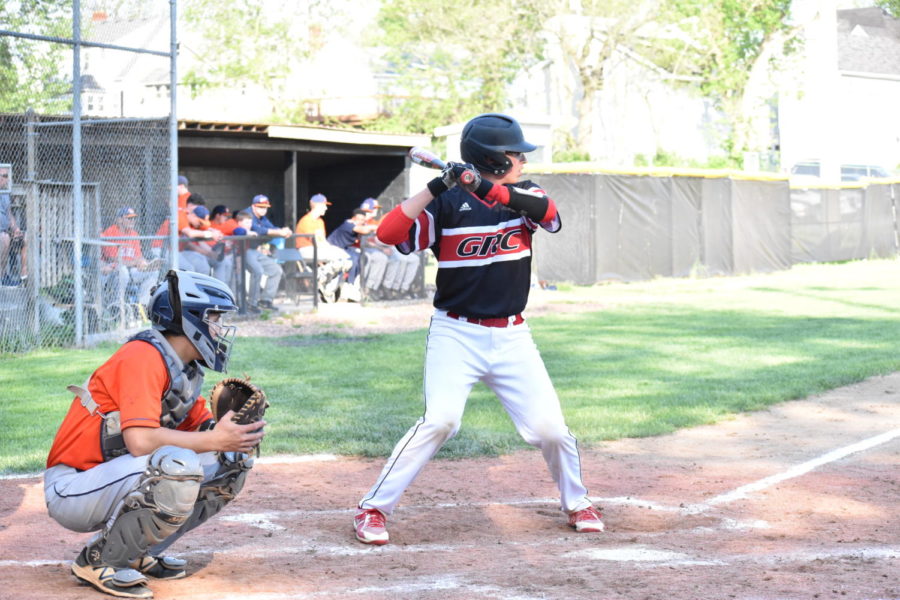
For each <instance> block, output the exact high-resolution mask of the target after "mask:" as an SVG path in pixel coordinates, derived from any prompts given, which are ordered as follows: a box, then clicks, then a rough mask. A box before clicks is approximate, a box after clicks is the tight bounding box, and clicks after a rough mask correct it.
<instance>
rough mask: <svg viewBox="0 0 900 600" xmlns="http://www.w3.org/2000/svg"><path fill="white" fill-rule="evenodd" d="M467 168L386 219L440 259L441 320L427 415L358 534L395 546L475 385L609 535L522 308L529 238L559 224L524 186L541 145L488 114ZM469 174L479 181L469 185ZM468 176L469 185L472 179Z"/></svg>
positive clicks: (570, 506)
mask: <svg viewBox="0 0 900 600" xmlns="http://www.w3.org/2000/svg"><path fill="white" fill-rule="evenodd" d="M460 149H461V154H462V158H463V160H464V161H465V162H466V164H455V163H450V164H449V165H448V167H447V168H446V169H444V171H443V172H442V174H441V176H440V177H436V178H435V179H433V180H432V181H430V182H429V183H428V186H427V187H426V189H423V190H422V191H420V192H419V193H418V194H416V195H414V196H412V197H410V198H408V199H407V200H405V201H404V202H403V203H401V204H400V205H399V206H397V207H396V208H394V210H392V211H391V212H390V213H388V214H387V215H385V217H384V219H383V221H382V223H381V225H380V226H379V228H378V231H377V236H378V239H380V240H381V241H382V242H384V243H386V244H391V245H396V247H397V249H398V250H399V251H400V252H402V253H404V254H409V253H410V252H414V251H419V250H424V249H426V248H430V249H431V251H432V252H433V253H434V255H435V256H436V257H437V260H438V272H437V282H436V283H437V291H436V293H435V296H434V307H435V312H434V316H433V317H432V319H431V325H430V327H429V330H428V339H427V345H426V353H425V375H424V388H425V413H424V414H423V415H422V417H421V418H419V419H418V421H416V423H415V424H414V425H413V426H412V428H410V430H409V431H408V432H407V433H406V435H404V436H403V438H402V439H401V440H400V441H399V442H398V443H397V445H396V446H395V448H394V450H393V452H392V454H391V456H390V458H389V459H388V461H387V463H386V464H385V466H384V469H382V471H381V475H380V476H379V477H378V480H377V481H376V482H375V485H374V486H373V487H372V489H371V490H369V492H368V493H367V494H366V495H365V497H363V499H362V501H360V503H359V509H358V511H357V514H356V516H355V518H354V529H355V531H356V538H357V539H358V540H359V541H361V542H363V543H366V544H378V545H380V544H386V543H387V542H388V540H389V535H388V532H387V528H386V518H387V517H388V516H389V515H390V514H391V513H392V512H393V511H394V508H395V507H396V506H397V504H398V502H399V501H400V496H401V495H402V494H403V492H404V491H405V490H406V488H407V487H408V486H409V485H410V484H411V483H412V482H413V480H414V479H415V478H416V476H417V475H418V474H419V472H420V471H421V470H422V468H423V467H424V466H425V465H426V464H427V463H428V461H429V460H431V457H432V456H434V455H435V453H436V452H437V451H438V450H440V448H441V446H443V445H444V443H445V442H446V441H447V440H449V439H450V438H452V437H453V436H454V435H456V432H457V431H459V426H460V422H461V420H462V415H463V411H464V410H465V406H466V400H467V398H468V396H469V393H470V391H471V390H472V386H473V385H475V383H477V382H478V381H482V382H484V384H485V385H487V386H488V388H490V389H491V390H492V391H493V392H494V393H495V394H496V395H497V397H498V398H499V400H500V402H501V403H502V404H503V407H504V408H505V409H506V412H507V413H508V414H509V416H510V418H512V420H513V423H514V424H515V426H516V430H517V431H518V432H519V434H520V435H521V436H522V438H523V439H524V440H525V441H526V442H528V443H529V444H531V445H533V446H535V447H537V448H540V450H541V452H542V454H543V456H544V460H545V461H546V463H547V467H548V468H549V470H550V473H551V475H552V476H553V480H554V481H555V482H556V484H557V486H558V488H559V492H560V502H561V508H562V510H563V511H564V512H565V513H567V515H568V524H569V525H570V526H572V527H574V528H575V530H576V531H579V532H599V531H603V522H602V520H601V515H600V513H599V511H598V510H597V509H596V508H594V506H592V504H591V502H590V500H589V499H588V497H587V489H586V488H585V486H584V483H583V482H582V479H581V464H580V458H579V455H578V446H577V443H576V441H575V437H574V436H573V435H572V434H571V433H570V432H569V430H568V428H567V427H566V424H565V421H564V419H563V415H562V411H561V409H560V405H559V398H558V397H557V395H556V391H555V390H554V388H553V383H552V382H551V381H550V377H549V375H548V374H547V370H546V368H545V367H544V362H543V360H542V359H541V356H540V354H539V352H538V349H537V347H536V346H535V344H534V341H533V340H532V337H531V332H530V330H529V328H528V324H527V323H526V322H525V318H524V317H523V316H522V311H523V310H524V309H525V305H526V303H527V301H528V291H529V289H530V286H531V247H532V246H531V240H532V235H533V234H534V233H535V232H536V231H537V229H538V228H539V227H540V228H542V229H544V230H546V231H548V232H550V233H556V232H557V231H559V229H560V227H561V221H560V217H559V214H558V213H557V210H556V204H555V202H554V201H553V200H552V199H551V198H549V197H548V196H547V195H546V194H545V193H544V191H543V190H542V189H541V188H540V187H539V186H537V185H536V184H535V183H533V182H530V181H522V182H520V181H519V178H520V177H521V173H522V167H523V166H524V164H525V163H526V162H527V161H526V158H525V154H524V153H526V152H531V151H533V150H534V149H535V146H534V145H533V144H530V143H528V142H526V141H525V138H524V135H523V134H522V129H521V127H520V126H519V123H518V122H517V121H516V120H515V119H513V118H511V117H509V116H506V115H502V114H493V113H491V114H484V115H479V116H478V117H475V118H474V119H472V120H471V121H469V122H468V123H467V124H466V126H465V128H464V129H463V133H462V139H461V142H460ZM465 172H468V173H470V174H472V175H474V177H472V179H473V181H471V182H470V183H467V184H465V185H463V184H462V183H460V176H461V175H462V174H463V173H465ZM464 179H466V180H468V178H464Z"/></svg>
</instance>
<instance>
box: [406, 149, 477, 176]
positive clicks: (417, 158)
mask: <svg viewBox="0 0 900 600" xmlns="http://www.w3.org/2000/svg"><path fill="white" fill-rule="evenodd" d="M409 158H410V160H412V161H413V162H414V163H416V164H417V165H422V166H423V167H428V168H429V169H439V170H443V169H445V168H446V167H447V163H446V162H444V160H443V159H441V158H440V157H439V156H437V155H436V154H434V153H433V152H429V151H428V150H426V149H425V148H420V147H419V146H415V147H413V148H410V149H409ZM459 181H460V182H461V183H464V184H469V183H472V182H473V181H475V174H474V173H472V172H471V171H463V173H462V175H460V176H459Z"/></svg>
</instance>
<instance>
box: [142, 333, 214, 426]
mask: <svg viewBox="0 0 900 600" xmlns="http://www.w3.org/2000/svg"><path fill="white" fill-rule="evenodd" d="M160 337H162V335H161V334H159V333H157V332H156V331H154V330H152V329H148V330H146V331H141V332H140V333H138V334H137V335H135V336H134V337H132V338H131V340H140V341H142V342H147V343H148V344H150V345H152V346H153V347H154V348H156V349H157V351H159V353H160V354H161V355H162V357H163V360H164V361H165V363H166V369H168V371H169V387H168V389H166V391H165V392H164V393H163V397H162V413H161V414H160V417H159V424H160V425H162V426H163V427H168V428H169V429H175V428H176V427H178V426H179V425H180V424H181V422H182V421H184V419H185V418H186V417H187V414H188V411H190V410H191V408H192V407H193V406H194V402H196V401H197V396H199V395H200V389H201V388H202V387H203V371H202V370H201V369H200V367H199V366H197V364H196V363H194V362H191V363H189V364H188V365H187V366H185V367H184V369H183V370H181V369H179V368H178V363H180V362H181V360H180V359H179V358H178V356H176V355H175V353H174V351H173V350H172V347H171V346H169V344H167V343H163V342H162V341H161V340H160V339H159V338H160ZM131 340H129V341H131Z"/></svg>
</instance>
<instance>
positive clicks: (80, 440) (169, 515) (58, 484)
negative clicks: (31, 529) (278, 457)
mask: <svg viewBox="0 0 900 600" xmlns="http://www.w3.org/2000/svg"><path fill="white" fill-rule="evenodd" d="M148 309H149V310H148V314H149V315H150V320H151V321H152V323H153V328H152V329H148V330H146V331H142V332H140V333H138V334H137V335H135V336H134V337H133V338H131V339H130V340H129V341H128V342H126V343H125V344H124V345H123V346H122V347H121V348H119V350H118V351H117V352H116V353H115V354H113V355H112V356H111V357H110V358H109V359H108V360H107V361H106V362H105V363H104V364H103V365H101V366H100V368H99V369H97V370H96V371H95V372H94V373H93V374H92V375H91V376H90V377H89V378H88V380H87V382H86V383H85V384H84V385H83V386H69V390H70V391H72V392H74V393H75V394H76V397H75V399H74V400H73V401H72V405H71V407H70V408H69V411H68V413H67V414H66V417H65V419H64V420H63V423H62V425H61V426H60V428H59V431H58V432H57V434H56V438H55V439H54V441H53V447H52V448H51V449H50V455H49V457H48V458H47V470H46V472H45V473H44V495H45V499H46V502H47V510H48V512H49V513H50V516H51V517H52V518H53V519H55V520H56V521H57V522H58V523H59V524H60V525H62V526H63V527H65V528H67V529H71V530H73V531H78V532H90V531H96V532H97V533H96V534H95V535H94V536H93V537H91V538H90V539H89V540H88V542H87V545H85V547H84V548H83V549H82V550H81V552H80V553H79V554H78V556H77V558H76V559H75V561H74V562H73V563H72V573H74V575H75V577H77V578H78V579H79V580H80V581H82V582H85V583H87V584H90V585H92V586H94V587H95V588H97V589H98V590H100V591H101V592H105V593H107V594H111V595H113V596H119V597H124V598H151V597H152V596H153V593H152V592H151V591H150V588H149V587H148V586H147V582H148V579H147V578H148V577H155V578H160V579H175V578H179V577H184V576H185V575H186V569H185V565H186V562H185V561H184V560H181V559H177V558H172V557H168V556H163V552H164V551H165V550H166V549H167V548H168V547H169V546H170V545H171V544H172V543H173V542H174V541H175V540H177V539H178V538H179V537H181V536H182V535H183V534H185V533H186V532H188V531H190V530H191V529H193V528H194V527H197V526H198V525H200V524H201V523H203V522H204V521H206V520H207V519H209V518H210V517H212V516H213V515H215V514H216V513H218V512H219V511H220V510H221V509H222V507H224V506H225V505H226V504H227V503H228V502H230V501H231V500H233V499H234V497H235V496H236V495H237V494H238V493H239V492H240V491H241V488H242V487H243V486H244V481H245V479H246V477H247V472H248V471H249V470H250V468H251V467H252V466H253V459H252V457H251V453H252V452H253V450H254V449H256V448H258V446H259V443H260V441H261V440H262V439H263V435H264V434H263V426H264V425H265V424H266V422H265V421H264V420H263V419H262V416H263V415H264V412H265V409H266V406H267V404H266V399H265V394H263V393H262V391H260V390H258V389H256V388H255V387H254V386H252V385H251V384H249V383H246V382H244V383H242V382H241V381H240V380H236V379H230V380H224V381H223V382H221V384H220V385H217V386H216V388H215V389H214V390H213V396H214V398H211V399H212V400H213V403H214V406H219V405H221V407H222V410H224V411H225V412H223V413H217V414H216V415H215V416H214V415H213V414H212V413H211V412H210V410H209V409H208V408H207V407H206V402H205V400H204V399H203V397H201V396H200V395H199V394H200V389H201V387H202V384H203V367H206V368H208V369H213V370H215V371H224V370H225V367H226V365H227V363H228V356H229V354H230V349H231V341H232V339H233V336H234V331H235V328H234V327H229V326H226V324H225V322H224V319H225V315H226V314H227V313H229V312H232V311H235V310H236V309H237V307H236V306H235V303H234V296H233V294H232V292H231V290H230V289H229V288H228V286H226V285H225V284H223V283H222V282H220V281H218V280H216V279H213V278H212V277H208V276H206V275H201V274H199V273H192V272H188V271H181V270H179V271H169V273H168V274H167V275H166V277H165V279H164V280H163V281H162V283H160V284H159V285H158V286H157V287H156V288H155V290H154V291H153V293H152V295H151V298H150V302H149V304H148ZM215 396H219V397H218V398H216V397H215ZM242 397H246V398H247V404H246V405H245V407H244V408H242V409H240V410H235V408H239V407H237V406H233V405H229V402H230V401H237V400H239V399H240V398H242ZM238 413H240V415H242V418H243V421H242V422H237V421H236V420H235V417H236V416H237V414H238Z"/></svg>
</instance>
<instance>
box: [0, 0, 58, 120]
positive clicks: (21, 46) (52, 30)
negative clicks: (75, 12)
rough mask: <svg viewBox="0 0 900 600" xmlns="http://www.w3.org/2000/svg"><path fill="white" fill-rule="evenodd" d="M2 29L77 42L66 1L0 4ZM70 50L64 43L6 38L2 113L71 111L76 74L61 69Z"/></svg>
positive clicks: (1, 52)
mask: <svg viewBox="0 0 900 600" xmlns="http://www.w3.org/2000/svg"><path fill="white" fill-rule="evenodd" d="M0 29H6V30H9V31H15V32H19V33H29V34H32V35H46V36H52V37H62V38H71V37H72V18H71V4H70V3H69V2H67V1H66V0H21V1H20V2H4V3H0ZM67 52H71V50H70V47H69V46H67V45H64V44H58V43H52V42H42V41H35V40H28V39H24V38H17V37H12V36H0V112H24V111H25V110H27V109H29V108H31V109H34V110H36V111H40V112H47V113H58V112H62V111H65V110H69V109H71V106H72V101H71V83H70V80H71V76H70V75H69V74H67V73H64V72H61V71H60V68H59V65H60V64H61V63H65V61H64V60H63V57H64V55H65V54H66V53H67Z"/></svg>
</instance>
